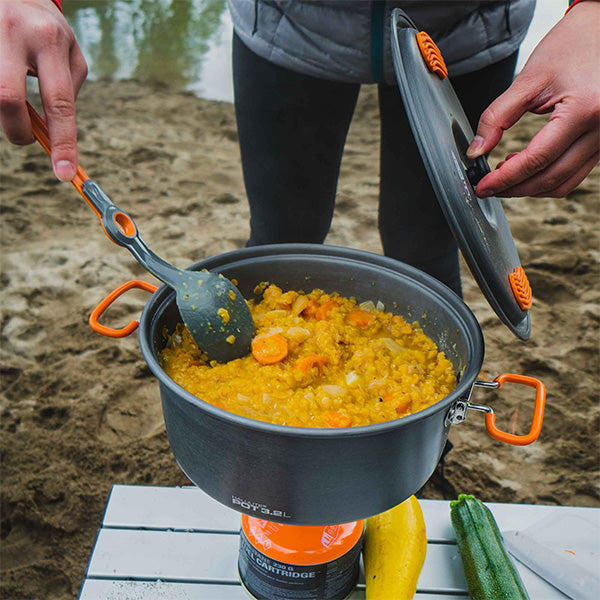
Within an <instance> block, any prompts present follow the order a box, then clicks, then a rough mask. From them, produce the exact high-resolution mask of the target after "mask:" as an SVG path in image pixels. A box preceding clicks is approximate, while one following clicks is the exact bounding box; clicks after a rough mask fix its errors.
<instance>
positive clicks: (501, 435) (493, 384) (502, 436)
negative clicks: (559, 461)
mask: <svg viewBox="0 0 600 600" xmlns="http://www.w3.org/2000/svg"><path fill="white" fill-rule="evenodd" d="M506 382H509V383H520V384H521V385H527V386H529V387H533V388H535V390H536V393H535V405H534V407H533V419H532V420H531V429H530V430H529V433H527V434H526V435H514V434H512V433H507V432H506V431H502V430H500V429H498V428H497V427H496V415H495V413H494V411H493V410H492V409H491V408H490V407H489V406H482V405H481V404H473V403H472V402H469V403H468V404H467V408H470V409H473V410H479V411H481V412H485V413H486V415H485V428H486V429H487V432H488V433H489V434H490V435H491V436H492V437H493V438H494V439H496V440H499V441H500V442H504V443H505V444H512V445H513V446H527V445H528V444H531V443H533V442H535V441H536V440H537V439H538V437H539V435H540V432H541V430H542V421H543V419H544V406H545V403H546V386H545V385H544V384H543V383H542V382H541V381H540V380H539V379H536V378H535V377H528V376H527V375H514V374H513V373H503V374H502V375H498V377H496V379H494V381H481V380H477V381H476V382H475V383H474V385H476V386H478V387H485V388H488V389H490V388H491V389H500V388H501V387H502V384H503V383H506Z"/></svg>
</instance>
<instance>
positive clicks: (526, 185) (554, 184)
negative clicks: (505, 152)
mask: <svg viewBox="0 0 600 600" xmlns="http://www.w3.org/2000/svg"><path fill="white" fill-rule="evenodd" d="M597 153H598V140H597V137H596V134H595V132H589V133H586V134H584V135H582V136H581V137H580V138H579V139H578V140H576V141H575V143H574V144H572V145H571V147H570V148H568V150H567V151H566V152H565V153H564V154H562V155H561V156H560V158H559V159H558V160H556V161H555V162H553V163H552V164H551V165H550V166H549V167H547V168H546V169H543V170H542V171H539V172H538V173H536V174H535V175H533V176H532V177H530V178H528V179H526V180H525V181H523V182H522V183H519V184H518V185H515V186H513V187H509V188H507V189H506V190H503V191H502V192H500V193H499V194H498V195H499V196H500V197H512V198H515V197H521V196H540V197H544V196H546V195H547V194H550V193H551V192H553V191H554V190H556V189H559V188H562V185H563V184H564V183H565V182H567V181H568V180H569V179H571V178H572V177H573V176H574V174H578V173H579V171H580V170H581V168H582V165H584V164H586V163H587V162H588V161H589V159H590V157H593V156H595V155H596V154H597ZM513 156H514V155H513ZM516 156H519V155H518V154H517V155H516ZM509 160H511V159H510V158H509V157H507V160H506V161H505V162H504V164H505V165H507V161H509ZM512 160H513V161H514V160H517V159H516V158H514V157H513V158H512ZM501 164H503V163H501ZM507 166H508V165H507ZM499 167H500V165H499ZM578 183H579V182H578ZM478 189H479V188H478Z"/></svg>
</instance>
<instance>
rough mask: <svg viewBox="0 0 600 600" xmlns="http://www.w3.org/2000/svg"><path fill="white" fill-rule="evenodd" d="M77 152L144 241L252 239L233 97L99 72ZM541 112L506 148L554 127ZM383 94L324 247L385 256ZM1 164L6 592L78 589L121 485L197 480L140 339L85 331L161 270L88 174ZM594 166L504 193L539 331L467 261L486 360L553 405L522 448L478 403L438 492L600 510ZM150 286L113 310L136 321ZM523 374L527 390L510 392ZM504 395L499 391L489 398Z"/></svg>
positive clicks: (192, 253)
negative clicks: (111, 302)
mask: <svg viewBox="0 0 600 600" xmlns="http://www.w3.org/2000/svg"><path fill="white" fill-rule="evenodd" d="M78 106H79V127H80V132H81V133H80V153H81V154H80V161H81V164H82V165H83V167H84V169H86V170H87V172H88V174H89V175H90V176H91V177H93V178H95V179H97V180H98V181H99V182H100V183H101V185H102V186H103V188H104V189H105V190H106V191H107V192H108V193H109V194H110V195H111V196H112V198H113V200H114V201H115V202H116V203H117V204H119V205H120V206H121V207H122V208H124V209H125V210H127V211H128V212H129V213H130V214H131V215H132V216H133V217H134V218H135V219H136V220H137V223H138V226H139V228H140V230H141V232H142V234H143V235H144V238H145V239H146V240H147V242H148V243H149V244H150V245H151V246H152V247H153V248H154V249H155V250H156V251H157V252H158V253H159V254H161V255H163V256H165V257H166V258H167V259H168V260H170V261H171V262H173V263H175V264H177V265H179V266H186V265H188V264H190V263H192V262H195V261H197V260H200V259H202V258H204V257H206V256H209V255H213V254H217V253H221V252H224V251H227V250H232V249H235V248H238V247H241V246H243V245H244V243H245V240H246V237H247V235H248V209H247V206H246V202H245V195H244V187H243V181H242V174H241V167H240V159H239V150H238V146H237V136H236V127H235V118H234V112H233V107H232V106H231V105H229V104H221V103H215V102H208V101H203V100H199V99H197V98H195V97H194V96H192V95H189V94H185V93H176V92H173V91H172V90H169V89H168V88H164V87H156V86H151V85H142V84H139V83H135V82H122V83H105V82H99V83H87V84H86V85H85V86H84V89H83V91H82V93H81V96H80V100H79V104H78ZM542 123H543V118H542V117H534V116H528V117H527V118H525V119H523V121H522V122H521V123H520V124H518V126H516V127H515V128H514V129H513V130H512V131H511V132H510V133H509V134H508V135H507V136H506V139H505V140H504V141H503V142H502V144H501V147H500V149H499V152H498V153H497V154H495V160H496V161H497V160H498V159H499V158H500V157H503V156H504V155H505V154H506V153H508V152H509V151H512V150H513V149H520V148H522V147H523V146H524V144H525V143H526V141H527V140H528V139H530V138H531V136H532V135H533V134H534V132H535V131H536V130H537V129H539V127H541V125H542ZM378 131H379V125H378V122H377V109H376V101H375V94H374V90H373V89H371V88H366V89H365V91H364V93H363V94H362V95H361V99H360V102H359V106H358V108H357V111H356V117H355V119H354V122H353V124H352V129H351V132H350V136H349V140H348V144H347V148H346V153H345V157H344V163H343V168H342V173H341V177H340V184H339V190H338V201H337V208H336V214H335V218H334V223H333V227H332V229H331V233H330V235H329V238H328V240H327V241H328V243H331V244H338V245H344V246H352V247H358V248H362V249H365V250H371V251H374V252H381V249H380V243H379V238H378V234H377V231H376V216H377V186H378V182H377V178H378V167H377V161H378V137H379V136H378ZM0 155H1V160H2V173H1V174H2V179H1V194H2V212H3V216H2V220H1V223H2V225H1V226H2V236H1V244H2V274H1V276H2V284H3V290H2V296H1V310H2V347H1V358H2V400H1V403H2V404H1V409H0V410H1V417H2V418H1V427H2V437H1V452H2V505H1V509H2V514H1V523H2V543H1V551H2V563H1V569H2V587H1V588H0V593H1V595H2V597H3V598H11V599H19V598H28V599H29V598H40V599H42V598H43V599H59V598H60V599H63V598H72V597H76V595H77V593H78V590H79V587H80V585H81V582H82V579H83V574H84V569H85V566H86V562H87V559H88V556H89V554H90V551H91V549H92V545H93V543H94V537H95V532H96V529H97V528H98V526H99V523H100V520H101V518H102V511H103V508H104V505H105V503H106V500H107V497H108V493H109V491H110V488H111V486H112V485H113V484H115V483H122V484H141V485H183V484H187V483H188V481H187V479H186V478H185V476H184V475H183V474H182V473H181V472H180V471H179V469H178V467H177V466H176V464H175V461H174V459H173V457H172V455H171V453H170V450H169V446H168V442H167V438H166V435H165V431H164V425H163V419H162V413H161V407H160V400H159V393H158V385H157V383H156V381H155V380H154V378H153V377H152V376H151V375H150V372H149V370H148V369H147V367H146V366H145V363H144V362H143V360H142V358H141V354H140V352H139V349H138V346H137V339H136V337H135V336H132V337H130V338H127V339H123V340H114V339H107V338H103V337H101V336H99V335H97V334H95V333H94V332H92V331H91V330H90V328H89V327H88V325H87V318H88V315H89V314H90V312H91V310H92V309H93V308H94V306H95V305H96V304H97V303H98V301H99V300H100V299H101V298H103V297H104V296H105V295H106V294H107V293H108V292H109V291H110V290H112V289H113V288H114V287H116V286H117V285H119V284H121V283H122V282H124V281H126V280H128V279H131V278H138V277H141V278H143V279H145V280H147V281H153V279H152V277H150V276H149V275H147V274H146V273H145V272H144V271H143V270H142V268H141V267H139V266H138V265H137V263H136V262H134V260H133V259H132V257H131V256H130V255H129V253H128V252H126V251H125V250H123V249H120V248H118V247H117V246H115V245H113V244H111V243H110V242H109V241H108V240H107V238H106V237H105V236H104V235H103V233H102V230H101V228H100V225H99V223H98V220H97V219H96V217H95V216H94V215H93V213H92V212H91V211H90V209H89V208H88V207H87V205H85V203H84V202H83V201H82V200H81V198H80V197H79V195H78V194H77V193H76V192H75V190H74V189H73V188H72V187H71V186H70V185H67V184H60V183H58V182H57V181H56V180H55V179H54V176H53V174H52V172H51V170H50V166H49V160H48V157H47V156H46V155H45V154H44V152H43V151H42V150H41V148H40V147H38V146H37V145H34V146H30V147H26V148H18V147H13V146H11V145H9V144H8V143H7V142H6V140H5V139H2V140H0ZM599 180H600V178H599V175H598V170H596V172H595V173H593V174H592V175H591V176H590V177H588V179H587V180H586V181H585V182H584V183H583V184H582V186H581V187H580V188H579V189H578V190H577V191H575V192H574V193H573V194H571V195H570V196H569V198H567V199H559V200H553V199H514V200H510V201H506V202H505V207H506V212H507V214H508V218H509V221H510V223H511V226H512V231H513V234H514V237H515V239H516V242H517V246H518V249H519V253H520V256H521V260H522V262H523V265H524V266H525V268H526V270H527V273H528V275H529V278H530V280H531V283H532V287H533V289H534V297H535V301H534V305H533V308H532V311H531V314H532V323H533V335H532V337H531V340H530V341H529V342H527V343H523V342H519V341H518V340H517V339H516V338H515V337H514V336H513V335H512V334H511V333H510V332H509V331H508V330H507V329H506V327H505V326H504V325H502V324H501V323H500V321H499V320H498V319H497V318H496V316H495V315H494V314H493V313H492V311H491V309H490V308H489V307H488V305H487V303H486V301H485V299H484V298H483V296H482V294H481V292H480V291H479V289H478V288H477V287H476V285H475V283H474V281H473V279H472V277H471V275H470V273H469V272H468V270H467V269H466V268H465V269H464V270H463V281H464V287H465V298H466V302H467V303H468V304H469V306H470V307H471V308H472V310H473V311H474V312H475V314H476V316H477V318H478V319H479V321H480V323H481V325H482V328H483V331H484V334H485V341H486V358H485V364H484V368H485V372H486V373H487V374H488V375H489V376H491V377H493V376H495V375H497V374H499V373H502V372H515V373H523V374H527V375H533V376H536V377H540V378H542V379H543V380H544V382H545V383H546V385H547V387H548V406H547V409H546V418H545V422H544V428H543V431H542V435H541V437H540V439H539V441H538V442H537V443H535V444H533V445H531V446H528V447H520V448H516V447H509V446H505V445H503V444H500V443H499V442H496V441H494V440H492V439H491V438H490V437H489V436H488V435H487V433H486V432H485V429H484V426H483V417H482V415H481V414H477V413H473V414H469V416H468V419H467V421H466V422H465V423H463V424H461V425H457V426H454V427H453V428H452V431H451V434H450V439H451V440H452V442H453V443H454V445H455V448H454V450H453V451H452V452H451V453H450V455H449V456H448V459H447V461H446V466H445V472H444V475H445V480H443V479H442V477H441V473H440V472H439V471H438V472H436V474H434V476H433V478H432V480H431V481H430V483H429V484H428V486H427V488H426V490H425V496H427V497H437V498H440V497H443V496H444V495H445V496H446V497H452V496H454V495H455V494H456V493H458V492H469V493H473V494H476V495H478V496H480V497H481V498H482V499H484V500H488V501H492V500H494V501H504V502H531V503H545V504H575V505H582V506H600V491H599V486H598V456H599V453H598V412H599V410H598V408H599V404H598V384H599V381H598V365H599V362H598V341H599V335H598V321H599V317H600V310H599V307H600V304H599V302H598V298H599V296H600V290H599V288H598V281H599V267H598V254H599V253H598V250H599V248H600V245H599V240H598V232H599V231H600V229H599V226H598V225H599V223H598V221H599V218H598V217H599V212H600V211H599V203H598V200H599V187H600V181H599ZM146 299H147V294H145V293H143V292H137V291H136V292H132V293H130V294H128V295H127V296H125V297H123V298H122V299H121V300H120V301H119V302H118V304H117V305H116V306H115V307H114V308H113V309H111V310H110V312H109V313H108V314H107V316H106V322H107V323H110V324H113V325H116V326H121V325H123V324H125V323H126V322H128V321H129V320H130V319H131V318H135V317H136V316H137V315H139V313H140V312H141V309H142V307H143V305H144V303H145V301H146ZM506 387H508V388H509V389H506V391H505V390H504V389H503V390H502V392H501V393H500V394H498V395H497V396H494V394H492V393H490V392H486V391H482V390H477V391H476V392H475V397H474V400H475V401H477V402H481V403H490V402H494V406H495V407H496V409H497V413H498V421H499V423H500V425H501V426H503V427H506V428H509V429H510V428H511V427H512V428H514V426H515V424H518V429H517V431H519V432H523V431H524V430H526V429H527V419H528V417H529V415H530V414H531V406H532V393H531V390H529V389H525V388H524V389H522V388H520V387H518V386H506ZM511 388H512V389H511ZM494 397H495V398H496V399H495V400H493V398H494Z"/></svg>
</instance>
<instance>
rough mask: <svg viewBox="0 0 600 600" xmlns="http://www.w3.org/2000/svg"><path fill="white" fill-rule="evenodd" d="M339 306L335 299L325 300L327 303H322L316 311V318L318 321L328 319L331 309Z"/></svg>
mask: <svg viewBox="0 0 600 600" xmlns="http://www.w3.org/2000/svg"><path fill="white" fill-rule="evenodd" d="M334 306H339V304H338V303H337V302H336V301H335V300H329V301H328V302H325V304H321V306H319V308H318V309H317V312H316V313H315V318H316V319H317V321H327V318H328V315H329V311H330V310H331V309H332V308H333V307H334Z"/></svg>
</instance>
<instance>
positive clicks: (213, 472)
mask: <svg viewBox="0 0 600 600" xmlns="http://www.w3.org/2000/svg"><path fill="white" fill-rule="evenodd" d="M191 268H193V269H202V268H206V269H209V270H216V271H218V272H221V273H223V275H225V276H226V277H228V278H230V279H236V280H237V281H238V282H239V284H238V288H239V289H240V291H241V292H242V294H243V295H244V297H245V298H247V299H250V298H252V297H254V296H255V295H254V291H253V290H254V287H255V286H256V285H257V284H258V283H260V282H261V281H268V282H269V283H274V284H276V285H278V286H279V287H281V288H282V289H284V290H288V289H295V290H304V291H305V292H309V291H311V290H312V289H314V288H320V289H323V290H325V291H327V292H333V291H336V292H338V293H339V294H341V295H342V296H346V297H350V296H354V297H355V298H357V300H358V301H359V302H362V301H365V300H373V301H375V302H376V301H377V300H381V301H382V302H383V303H384V305H385V307H386V310H387V311H390V312H393V313H395V314H399V315H401V316H403V317H404V318H405V319H406V320H407V321H409V322H413V321H415V320H418V321H419V323H420V325H421V327H422V328H423V330H424V331H425V333H426V334H427V335H428V336H429V337H430V338H432V339H433V340H434V341H435V342H436V344H437V345H438V347H439V348H440V350H442V351H444V352H445V354H446V356H447V358H448V359H449V360H450V361H451V362H452V364H453V367H454V370H455V372H456V373H457V374H458V384H457V387H456V389H455V390H454V391H453V392H452V394H450V395H448V396H447V397H446V398H444V399H443V400H441V401H439V402H438V403H436V404H434V405H433V406H431V407H429V408H427V409H425V410H423V411H420V412H418V413H415V414H414V415H409V416H408V417H404V418H402V419H398V420H395V421H389V422H386V423H379V424H376V425H368V426H363V427H352V428H346V429H309V428H299V427H287V426H281V425H273V424H270V423H263V422H260V421H254V420H251V419H247V418H245V417H240V416H238V415H235V414H232V413H229V412H227V411H224V410H222V409H219V408H216V407H214V406H212V405H210V404H208V403H206V402H203V401H202V400H200V399H198V398H196V397H195V396H192V395H191V394H190V393H188V392H186V391H185V390H184V389H183V388H181V387H179V386H178V385H177V384H176V383H174V382H173V381H172V380H171V379H170V378H169V377H168V376H167V375H166V374H165V373H164V371H163V370H162V369H161V367H160V364H159V361H158V355H159V353H160V351H161V350H162V348H163V346H164V343H165V336H164V332H165V331H166V332H168V333H169V334H170V333H171V332H172V331H173V330H174V328H175V326H176V324H177V323H178V322H180V320H181V319H180V316H179V313H178V311H177V307H176V304H175V297H174V294H173V292H172V291H171V290H170V289H169V288H167V287H165V286H163V287H162V288H160V289H159V290H158V291H157V292H156V293H155V294H154V295H153V296H152V298H151V299H150V301H149V302H148V303H147V305H146V307H145V309H144V312H143V314H142V318H141V320H140V329H139V332H140V334H139V335H140V346H141V349H142V353H143V355H144V358H145V360H146V362H147V363H148V366H149V367H150V369H151V370H152V372H153V373H154V375H155V376H156V377H157V378H158V379H159V382H160V389H161V399H162V405H163V412H164V417H165V423H166V428H167V435H168V438H169V443H170V445H171V449H172V451H173V454H174V455H175V458H176V460H177V463H178V464H179V466H180V467H181V469H182V470H183V471H184V473H185V474H186V475H187V476H188V477H189V478H190V479H191V481H193V482H194V483H195V484H196V485H197V486H198V487H200V488H201V489H202V490H204V491H205V492H206V493H208V494H209V495H210V496H212V497H213V498H215V499H216V500H218V501H219V502H221V503H223V504H225V505H226V506H229V507H231V508H233V509H235V510H238V511H240V512H243V513H246V514H248V515H251V516H255V517H259V518H264V519H267V520H270V521H276V522H281V523H290V524H294V525H328V524H336V523H345V522H349V521H353V520H357V519H362V518H365V517H367V516H370V515H373V514H378V513H380V512H383V511H385V510H388V509H389V508H391V507H392V506H395V505H397V504H399V503H400V502H402V501H404V500H405V499H406V498H408V497H409V496H411V495H412V494H414V493H415V492H416V491H418V490H419V489H420V488H421V487H422V486H423V485H424V484H425V482H426V481H427V480H428V479H429V477H430V476H431V474H432V473H433V471H434V469H435V467H436V465H437V463H438V461H439V458H440V456H441V453H442V450H443V448H444V444H445V442H446V439H447V437H448V431H449V422H448V421H447V419H446V417H447V415H448V412H449V410H450V408H451V407H452V405H453V404H454V403H455V402H457V401H459V400H461V399H463V400H464V399H466V398H468V396H469V394H470V390H471V387H472V385H473V382H474V381H475V378H476V377H477V374H478V373H479V371H480V369H481V364H482V362H483V337H482V334H481V329H480V328H479V325H478V323H477V321H476V319H475V317H474V316H473V314H472V313H471V311H470V310H469V308H468V307H467V306H466V305H465V304H464V303H463V302H462V300H461V299H460V298H459V297H458V296H456V295H455V294H454V293H453V292H452V291H451V290H449V289H448V288H446V287H445V286H444V285H442V284H441V283H439V282H437V281H436V280H435V279H433V278H432V277H429V276H428V275H426V274H424V273H422V272H420V271H418V270H416V269H413V268H412V267H409V266H407V265H404V264H402V263H399V262H397V261H394V260H391V259H387V258H384V257H382V256H379V255H375V254H371V253H366V252H361V251H358V250H351V249H347V248H336V247H332V246H319V245H309V244H285V245H278V246H264V247H258V248H245V249H241V250H236V251H234V252H230V253H227V254H223V255H220V256H217V257H213V258H211V259H208V260H206V261H202V262H200V263H197V264H196V265H194V266H193V267H191Z"/></svg>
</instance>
